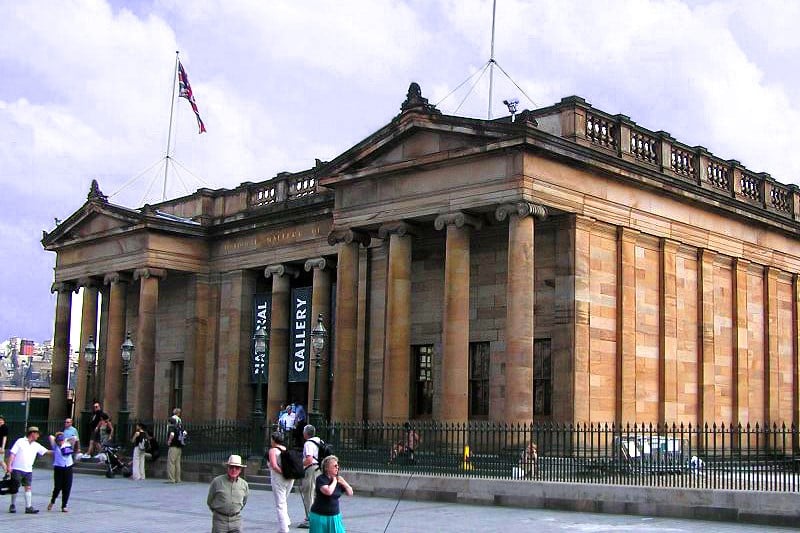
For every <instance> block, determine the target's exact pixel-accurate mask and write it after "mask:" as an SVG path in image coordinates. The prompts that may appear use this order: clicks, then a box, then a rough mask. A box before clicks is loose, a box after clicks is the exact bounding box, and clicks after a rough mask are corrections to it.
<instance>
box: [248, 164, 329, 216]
mask: <svg viewBox="0 0 800 533" xmlns="http://www.w3.org/2000/svg"><path fill="white" fill-rule="evenodd" d="M318 192H319V191H318V190H317V178H316V176H314V175H311V174H308V173H301V174H291V173H289V172H281V173H279V174H278V175H277V176H275V177H274V178H272V179H271V180H269V181H265V182H261V183H257V184H253V185H252V186H250V188H249V191H248V207H250V208H254V207H263V206H265V205H270V204H281V203H284V202H286V201H291V200H295V199H298V198H304V197H306V196H312V195H315V194H318Z"/></svg>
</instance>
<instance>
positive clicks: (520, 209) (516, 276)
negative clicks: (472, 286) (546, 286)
mask: <svg viewBox="0 0 800 533" xmlns="http://www.w3.org/2000/svg"><path fill="white" fill-rule="evenodd" d="M531 215H537V216H539V217H540V218H544V217H545V216H546V215H547V211H546V210H545V208H544V207H543V206H540V205H536V204H530V203H528V202H518V203H515V204H507V205H501V206H499V207H498V208H497V210H496V211H495V218H497V220H498V221H501V222H502V221H503V220H505V219H506V218H508V273H507V278H506V332H505V340H506V357H505V361H506V364H505V391H506V393H505V405H504V406H503V407H502V408H500V406H492V408H491V409H490V412H491V413H492V418H493V419H494V420H497V421H503V422H531V421H533V339H534V316H533V310H534V302H535V298H534V295H535V288H534V283H533V280H534V232H535V228H534V220H533V217H532V216H531Z"/></svg>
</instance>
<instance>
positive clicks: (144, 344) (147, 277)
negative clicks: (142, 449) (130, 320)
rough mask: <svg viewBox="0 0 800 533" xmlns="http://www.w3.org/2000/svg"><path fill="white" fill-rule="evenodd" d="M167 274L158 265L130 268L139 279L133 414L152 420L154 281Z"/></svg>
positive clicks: (154, 342)
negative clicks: (155, 266) (156, 266)
mask: <svg viewBox="0 0 800 533" xmlns="http://www.w3.org/2000/svg"><path fill="white" fill-rule="evenodd" d="M166 277H167V271H166V270H163V269H160V268H139V269H136V270H134V272H133V279H134V280H139V316H138V319H137V323H136V364H135V365H134V367H133V370H134V379H133V387H132V388H133V390H134V402H133V405H134V409H135V411H134V417H135V418H138V419H139V420H153V399H154V397H155V371H156V315H157V314H158V281H159V280H160V279H164V278H166Z"/></svg>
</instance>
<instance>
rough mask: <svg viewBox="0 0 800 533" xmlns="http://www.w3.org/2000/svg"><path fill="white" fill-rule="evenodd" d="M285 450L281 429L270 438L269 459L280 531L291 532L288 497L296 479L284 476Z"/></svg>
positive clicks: (281, 532) (283, 532)
mask: <svg viewBox="0 0 800 533" xmlns="http://www.w3.org/2000/svg"><path fill="white" fill-rule="evenodd" d="M284 450H286V446H284V445H283V433H281V432H280V431H275V432H273V433H272V436H271V438H270V449H269V454H268V459H269V470H270V475H269V479H270V484H271V485H272V497H273V498H274V499H275V512H276V513H277V514H278V533H289V526H290V525H291V523H292V521H291V520H290V519H289V510H288V507H287V503H286V499H287V498H288V496H289V493H290V492H292V487H293V486H294V480H293V479H286V478H285V477H283V470H281V452H282V451H284Z"/></svg>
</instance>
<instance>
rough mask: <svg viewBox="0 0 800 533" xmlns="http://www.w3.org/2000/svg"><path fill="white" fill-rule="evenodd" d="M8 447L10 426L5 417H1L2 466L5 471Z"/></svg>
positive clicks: (0, 463)
mask: <svg viewBox="0 0 800 533" xmlns="http://www.w3.org/2000/svg"><path fill="white" fill-rule="evenodd" d="M6 445H8V426H7V425H6V419H5V417H4V416H3V415H0V466H2V468H3V470H5V469H6V463H5V458H6Z"/></svg>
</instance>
